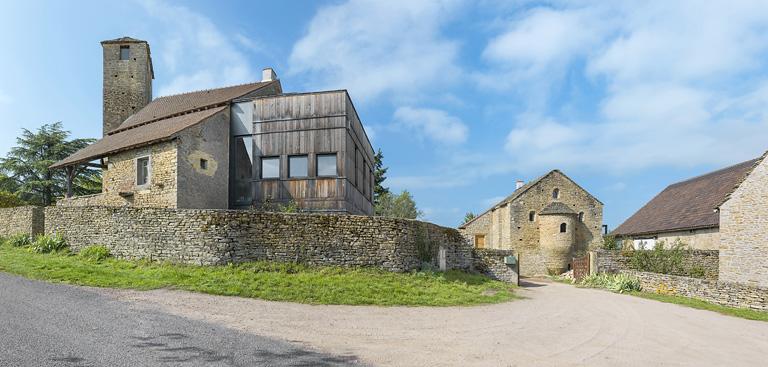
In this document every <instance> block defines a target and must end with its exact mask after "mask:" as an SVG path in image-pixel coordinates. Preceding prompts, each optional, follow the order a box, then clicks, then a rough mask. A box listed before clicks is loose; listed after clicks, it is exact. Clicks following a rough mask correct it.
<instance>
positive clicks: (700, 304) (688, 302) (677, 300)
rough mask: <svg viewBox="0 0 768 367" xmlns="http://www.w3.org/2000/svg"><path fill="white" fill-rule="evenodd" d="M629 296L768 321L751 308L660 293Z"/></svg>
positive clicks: (763, 313) (639, 293)
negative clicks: (722, 304)
mask: <svg viewBox="0 0 768 367" xmlns="http://www.w3.org/2000/svg"><path fill="white" fill-rule="evenodd" d="M627 294H630V295H633V296H636V297H640V298H646V299H652V300H655V301H660V302H666V303H674V304H676V305H681V306H686V307H691V308H696V309H699V310H707V311H714V312H717V313H720V314H723V315H729V316H735V317H741V318H742V319H747V320H757V321H768V312H765V311H758V310H753V309H749V308H736V307H727V306H721V305H718V304H714V303H710V302H706V301H702V300H700V299H695V298H688V297H682V296H673V295H666V294H658V293H649V292H630V293H627Z"/></svg>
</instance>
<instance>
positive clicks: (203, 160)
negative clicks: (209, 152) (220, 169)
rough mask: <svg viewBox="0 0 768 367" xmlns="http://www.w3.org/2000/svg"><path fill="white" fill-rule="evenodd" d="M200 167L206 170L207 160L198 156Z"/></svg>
mask: <svg viewBox="0 0 768 367" xmlns="http://www.w3.org/2000/svg"><path fill="white" fill-rule="evenodd" d="M200 169H201V170H207V169H208V160H207V159H203V158H200Z"/></svg>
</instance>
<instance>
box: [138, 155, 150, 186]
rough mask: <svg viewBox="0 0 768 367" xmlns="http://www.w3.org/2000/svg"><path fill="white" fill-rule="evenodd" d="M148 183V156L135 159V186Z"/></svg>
mask: <svg viewBox="0 0 768 367" xmlns="http://www.w3.org/2000/svg"><path fill="white" fill-rule="evenodd" d="M147 183H149V157H143V158H139V159H137V160H136V186H144V185H146V184H147Z"/></svg>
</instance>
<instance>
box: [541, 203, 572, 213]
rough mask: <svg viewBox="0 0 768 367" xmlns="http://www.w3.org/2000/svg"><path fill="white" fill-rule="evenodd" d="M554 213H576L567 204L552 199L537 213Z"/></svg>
mask: <svg viewBox="0 0 768 367" xmlns="http://www.w3.org/2000/svg"><path fill="white" fill-rule="evenodd" d="M554 214H573V215H576V212H575V211H573V209H571V208H569V207H568V205H565V204H563V203H561V202H559V201H553V202H551V203H549V205H547V206H545V207H544V209H541V211H540V212H539V215H554Z"/></svg>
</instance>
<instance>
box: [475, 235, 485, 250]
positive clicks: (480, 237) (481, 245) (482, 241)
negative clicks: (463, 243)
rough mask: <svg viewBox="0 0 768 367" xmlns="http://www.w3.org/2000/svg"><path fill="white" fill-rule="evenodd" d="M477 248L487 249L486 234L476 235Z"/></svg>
mask: <svg viewBox="0 0 768 367" xmlns="http://www.w3.org/2000/svg"><path fill="white" fill-rule="evenodd" d="M475 247H477V248H485V235H484V234H476V235H475Z"/></svg>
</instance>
